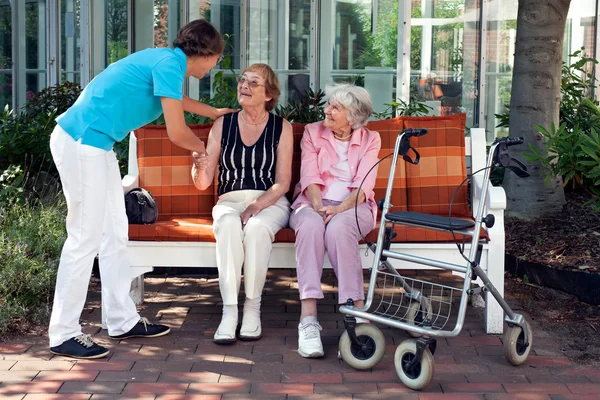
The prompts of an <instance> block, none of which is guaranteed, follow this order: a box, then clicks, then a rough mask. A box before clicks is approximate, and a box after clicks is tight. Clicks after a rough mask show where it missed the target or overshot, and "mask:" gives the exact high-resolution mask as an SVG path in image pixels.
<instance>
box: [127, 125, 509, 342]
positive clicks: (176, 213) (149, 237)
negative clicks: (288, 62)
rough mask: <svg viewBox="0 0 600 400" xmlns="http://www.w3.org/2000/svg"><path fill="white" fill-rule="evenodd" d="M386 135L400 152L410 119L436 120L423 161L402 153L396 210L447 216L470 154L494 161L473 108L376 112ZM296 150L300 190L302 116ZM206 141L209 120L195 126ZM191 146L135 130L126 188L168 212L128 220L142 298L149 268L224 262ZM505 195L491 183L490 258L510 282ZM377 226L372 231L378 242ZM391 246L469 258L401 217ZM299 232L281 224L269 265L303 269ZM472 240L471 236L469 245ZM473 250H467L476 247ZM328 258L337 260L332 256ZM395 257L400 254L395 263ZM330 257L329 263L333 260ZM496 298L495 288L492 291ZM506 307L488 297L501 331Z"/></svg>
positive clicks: (458, 212) (382, 183)
mask: <svg viewBox="0 0 600 400" xmlns="http://www.w3.org/2000/svg"><path fill="white" fill-rule="evenodd" d="M368 127H369V128H370V129H373V130H376V131H378V132H379V133H380V135H381V142H382V149H381V152H380V158H382V157H384V156H386V155H388V154H389V153H391V152H392V151H393V148H394V143H395V140H396V137H397V135H398V133H399V132H400V131H401V130H402V129H403V128H408V127H413V128H416V127H419V128H428V129H429V133H428V134H427V135H426V136H423V137H419V138H413V139H412V140H413V142H412V143H413V146H414V147H415V148H416V149H417V150H418V151H419V152H420V154H421V162H420V163H419V165H416V166H415V165H408V164H406V163H404V162H399V165H398V167H397V173H396V179H395V180H396V185H395V188H394V194H393V197H392V204H394V205H395V207H394V209H395V210H408V211H420V212H426V213H431V214H437V215H444V216H447V215H448V213H449V211H450V206H449V202H450V199H451V197H452V195H453V194H454V192H455V190H456V188H457V186H458V185H459V184H460V183H461V182H462V181H463V179H464V178H465V176H466V171H467V155H471V157H470V161H471V166H470V168H471V170H473V171H476V170H478V169H479V168H481V167H483V166H484V165H485V157H486V142H485V132H484V130H483V129H471V137H470V138H466V139H465V134H464V132H465V115H464V114H458V115H451V116H441V117H398V118H394V119H389V120H382V121H372V122H370V123H369V126H368ZM293 128H294V159H293V180H292V187H291V188H290V192H289V193H288V196H291V193H292V191H293V187H294V185H295V183H296V182H297V181H298V180H299V175H300V139H301V138H302V133H303V131H304V125H303V124H293ZM191 129H192V131H193V132H194V133H195V134H196V135H197V136H198V137H200V138H201V139H203V140H205V139H206V138H207V136H208V132H209V130H210V125H197V126H191ZM191 161H192V160H191V157H190V152H189V151H187V150H184V149H182V148H179V147H177V146H175V145H173V144H172V143H171V142H170V141H169V139H168V137H167V134H166V130H165V127H164V126H147V127H144V128H141V129H139V130H137V131H136V132H135V134H132V135H131V138H130V153H129V174H128V175H127V176H126V177H125V178H124V179H123V186H124V190H125V191H127V190H129V189H131V188H134V187H137V186H141V187H144V188H146V189H147V190H149V191H150V192H151V193H152V194H153V195H154V197H155V198H156V202H157V204H158V210H159V220H158V222H157V223H155V224H152V225H130V226H129V243H128V246H129V250H130V261H131V278H132V280H133V283H132V297H133V298H134V301H136V303H137V304H140V303H141V302H143V274H144V273H146V272H150V271H152V270H153V267H212V268H214V267H216V258H215V238H214V235H213V231H212V217H211V211H212V208H213V206H214V204H215V203H216V201H217V197H218V196H217V194H216V185H212V186H211V187H209V188H208V189H206V190H204V191H199V190H198V189H196V188H195V187H194V185H193V183H192V181H191V177H190V170H191ZM390 163H391V157H390V158H387V159H386V160H384V161H383V162H382V163H381V164H380V167H379V170H378V173H377V181H376V185H375V196H376V197H375V198H376V199H381V198H383V197H384V195H385V188H386V185H387V180H388V174H389V168H390ZM481 185H482V176H476V177H475V179H474V181H473V183H472V185H471V193H470V194H469V193H468V189H467V185H464V186H463V187H462V188H461V190H459V192H458V193H457V195H456V197H455V200H454V203H453V205H452V215H453V216H456V217H471V218H472V212H471V207H470V205H473V206H474V207H473V209H476V208H475V206H476V205H477V204H479V198H478V193H480V192H481V189H482V188H481ZM505 206H506V198H505V194H504V191H503V189H502V188H499V187H491V188H490V192H489V198H488V201H487V212H488V213H492V214H494V215H495V218H496V224H495V225H494V226H493V227H492V228H491V229H488V230H487V232H486V237H485V239H484V242H485V243H484V245H483V255H482V258H481V262H482V267H483V269H484V270H486V271H487V273H488V275H489V277H490V279H491V280H492V282H493V284H494V285H495V286H496V288H497V289H498V290H499V291H500V293H503V290H504V209H505ZM376 233H377V232H376V230H374V231H372V232H371V233H369V235H368V236H367V239H368V240H372V241H375V240H376V237H377V234H376ZM396 233H397V236H396V238H395V239H394V241H393V244H392V249H394V250H397V251H402V252H406V253H408V254H413V255H417V256H429V257H434V258H439V259H443V260H447V261H449V262H453V263H456V264H463V263H464V260H463V259H462V257H461V255H460V254H459V252H458V250H457V246H456V244H455V242H454V241H453V238H452V235H451V234H450V233H447V232H439V231H431V230H424V229H421V228H414V227H404V226H398V227H397V229H396ZM294 239H295V235H294V232H293V230H291V229H289V228H286V229H283V230H281V231H280V232H279V233H277V235H276V237H275V242H274V244H273V251H272V254H271V259H270V264H269V267H270V268H295V250H294ZM365 246H366V245H365V244H361V248H362V249H363V250H362V251H361V257H362V262H363V266H364V267H365V268H369V267H371V264H372V254H370V253H369V254H368V255H366V254H365V253H366V252H365V251H364V247H365ZM468 248H469V246H468V245H467V249H468ZM467 253H468V250H467ZM327 263H328V262H327ZM395 263H396V264H397V263H398V262H395ZM327 265H329V264H327ZM396 267H399V268H401V269H402V268H405V269H417V268H424V267H423V266H421V265H415V264H411V263H402V264H401V265H396ZM490 299H491V296H490ZM502 327H503V311H502V309H501V308H500V307H499V305H498V304H497V303H496V302H495V301H494V300H492V301H490V302H486V331H487V332H488V333H501V332H502Z"/></svg>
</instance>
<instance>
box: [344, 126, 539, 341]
mask: <svg viewBox="0 0 600 400" xmlns="http://www.w3.org/2000/svg"><path fill="white" fill-rule="evenodd" d="M405 134H406V133H405V132H404V131H402V132H401V133H400V134H399V135H398V137H397V139H396V143H395V146H394V156H393V158H392V162H391V166H390V174H389V178H388V184H387V188H386V194H385V199H384V202H383V207H382V214H381V215H382V217H381V222H380V226H379V233H378V235H377V245H376V246H370V249H371V250H372V251H373V252H374V253H375V254H374V257H373V265H372V267H371V276H370V281H369V289H368V292H367V298H366V301H365V304H364V306H363V307H361V308H357V307H354V306H349V305H345V306H341V307H340V312H342V313H345V314H348V315H351V316H356V317H362V318H366V319H369V320H371V321H374V322H379V323H381V324H384V325H388V326H392V327H394V328H398V329H403V330H407V331H411V332H415V333H418V334H421V335H424V336H427V337H454V336H457V335H458V334H459V333H460V332H461V330H462V327H463V324H464V319H465V314H466V308H467V300H468V296H467V294H469V293H470V291H471V280H472V277H473V274H475V275H476V276H477V277H479V278H480V279H481V280H482V282H483V287H482V289H481V290H482V291H484V292H488V291H489V292H490V293H491V294H492V296H494V298H495V299H496V301H498V303H499V304H500V306H501V307H502V309H503V310H504V311H505V312H506V318H505V320H506V322H507V323H509V324H514V325H519V326H521V327H523V324H524V323H525V320H524V318H523V317H522V316H521V315H520V314H516V313H514V312H513V311H512V309H511V308H510V306H509V305H508V304H507V303H506V301H505V300H504V298H503V297H502V296H501V295H500V293H499V292H498V290H497V289H496V288H495V287H494V285H493V284H492V283H491V281H490V279H489V278H488V276H487V275H486V273H485V272H484V271H483V269H482V268H481V266H480V265H478V264H477V263H476V262H475V258H476V252H477V245H478V242H479V239H480V233H481V229H482V221H483V213H484V211H485V205H486V198H487V193H488V186H489V181H490V175H491V167H492V166H493V163H494V157H495V153H496V148H497V146H498V143H494V144H493V145H492V146H491V147H490V151H489V154H488V159H487V168H486V169H485V170H484V177H483V188H482V191H481V198H480V201H479V204H478V207H477V212H476V214H475V226H474V228H473V230H472V231H458V230H457V231H454V232H455V233H457V234H460V235H465V236H471V247H470V249H469V257H468V260H467V262H466V266H460V265H456V264H452V263H449V262H445V261H439V260H433V259H429V258H425V257H418V256H413V255H409V254H406V253H401V252H396V251H390V250H385V249H383V243H384V238H385V234H386V227H387V223H388V222H390V221H389V220H388V219H387V218H386V215H387V212H388V211H389V209H390V208H391V207H392V204H391V203H390V199H391V195H392V189H393V184H394V176H395V173H396V166H397V163H398V156H399V148H400V143H401V141H402V138H403V137H404V135H405ZM391 222H393V221H391ZM403 225H410V224H403ZM417 226H420V225H417ZM421 227H422V226H421ZM427 229H432V228H427ZM436 230H443V229H436ZM373 247H374V248H373ZM382 256H383V257H389V258H393V259H397V260H403V261H410V262H413V263H417V264H423V265H428V266H432V267H436V268H440V269H445V270H450V271H455V272H460V273H463V274H464V284H463V287H462V293H461V298H460V304H459V307H458V316H457V320H456V325H455V327H454V329H453V330H452V331H448V330H434V329H432V328H431V327H421V326H417V325H413V324H409V323H407V322H402V321H397V320H392V319H389V318H385V317H383V316H379V315H375V314H371V313H369V312H367V310H369V308H370V307H371V305H372V303H373V299H374V294H375V283H376V278H377V274H378V272H379V270H380V265H381V264H383V267H385V268H387V269H388V270H390V271H392V272H393V274H395V275H397V277H398V279H399V280H400V282H401V283H402V286H403V288H404V289H405V290H406V292H407V294H408V295H410V296H411V298H414V299H416V300H417V301H419V300H420V295H421V294H420V293H419V292H418V291H412V290H411V289H410V286H409V285H407V284H406V283H405V282H404V279H403V278H402V276H401V275H400V274H399V273H398V272H397V271H396V269H395V268H394V267H392V265H391V263H389V262H387V261H382V260H381V257H382ZM457 290H458V288H457ZM523 331H524V332H525V335H527V333H526V330H525V329H523ZM528 339H529V338H527V337H525V340H528Z"/></svg>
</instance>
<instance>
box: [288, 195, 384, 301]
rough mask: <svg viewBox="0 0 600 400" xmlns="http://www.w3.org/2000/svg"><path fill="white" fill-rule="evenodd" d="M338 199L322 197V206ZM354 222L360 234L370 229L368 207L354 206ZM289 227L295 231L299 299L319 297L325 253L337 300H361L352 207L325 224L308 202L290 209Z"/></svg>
mask: <svg viewBox="0 0 600 400" xmlns="http://www.w3.org/2000/svg"><path fill="white" fill-rule="evenodd" d="M338 204H340V202H339V201H331V200H323V205H325V206H330V205H338ZM358 224H359V225H360V230H361V231H362V234H363V235H365V236H366V235H367V234H368V233H369V232H370V231H371V229H373V214H372V210H371V206H370V205H369V204H367V203H361V204H359V206H358ZM290 227H291V228H292V229H293V230H294V231H295V232H296V272H297V275H298V286H299V291H300V299H301V300H304V299H322V298H323V290H322V288H321V275H322V273H323V264H324V261H325V252H326V251H327V254H328V256H329V261H330V262H331V265H332V266H333V270H334V272H335V276H336V277H337V280H338V303H340V304H343V303H345V302H346V300H348V299H349V298H351V299H352V300H364V298H365V290H364V281H363V272H362V265H361V262H360V254H359V249H358V242H359V240H361V239H362V238H361V236H360V233H359V231H358V227H357V224H356V218H355V213H354V208H351V209H350V210H346V211H344V212H343V213H340V214H337V215H336V216H334V217H333V218H332V219H331V221H329V223H328V224H327V225H325V222H324V221H323V218H322V217H321V216H320V215H319V214H318V213H317V212H316V211H315V210H314V209H313V208H312V206H311V205H303V206H301V207H298V208H297V209H295V210H292V214H291V216H290Z"/></svg>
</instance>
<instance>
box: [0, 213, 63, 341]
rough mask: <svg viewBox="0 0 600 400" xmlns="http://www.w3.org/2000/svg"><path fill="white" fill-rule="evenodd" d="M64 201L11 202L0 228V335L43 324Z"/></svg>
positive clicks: (59, 246)
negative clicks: (14, 204) (14, 203)
mask: <svg viewBox="0 0 600 400" xmlns="http://www.w3.org/2000/svg"><path fill="white" fill-rule="evenodd" d="M65 214H66V207H65V204H64V201H58V202H55V204H51V205H44V204H42V203H41V202H38V203H36V204H35V205H31V204H25V205H22V206H14V207H11V209H10V210H9V211H8V212H7V213H6V214H5V216H4V218H3V219H2V224H1V228H2V229H1V233H0V334H5V333H8V332H12V331H22V330H26V329H27V327H28V326H29V325H30V324H33V325H40V324H43V325H45V324H46V323H47V318H48V315H49V310H50V305H51V299H52V293H53V289H54V283H55V280H56V271H57V269H58V263H59V259H60V252H61V249H62V245H63V243H64V241H65V238H66V231H65V228H64V217H65Z"/></svg>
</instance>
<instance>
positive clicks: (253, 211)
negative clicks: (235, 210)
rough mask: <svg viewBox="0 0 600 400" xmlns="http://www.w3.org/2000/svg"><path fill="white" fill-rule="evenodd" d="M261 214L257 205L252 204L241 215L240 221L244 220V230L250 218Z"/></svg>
mask: <svg viewBox="0 0 600 400" xmlns="http://www.w3.org/2000/svg"><path fill="white" fill-rule="evenodd" d="M259 212H260V207H258V206H257V205H256V204H250V205H249V206H248V207H247V208H246V209H245V210H244V212H243V213H242V214H241V215H240V219H241V220H242V228H243V227H244V226H246V223H247V222H248V220H249V219H250V218H252V217H254V216H256V215H258V213H259Z"/></svg>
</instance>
